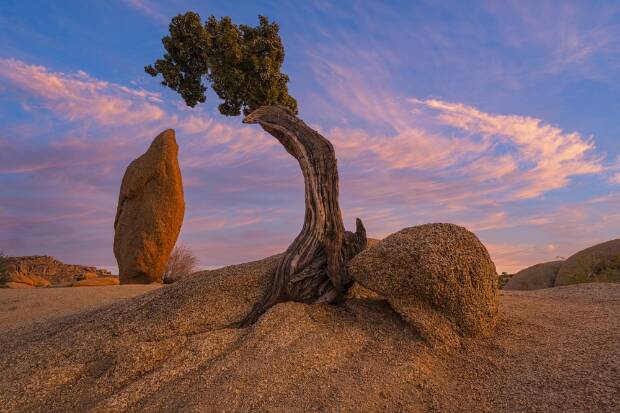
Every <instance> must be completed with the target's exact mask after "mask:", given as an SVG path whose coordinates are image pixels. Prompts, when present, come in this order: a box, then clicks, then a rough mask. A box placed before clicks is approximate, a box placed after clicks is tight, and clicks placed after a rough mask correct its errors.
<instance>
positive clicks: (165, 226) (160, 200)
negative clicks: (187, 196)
mask: <svg viewBox="0 0 620 413" xmlns="http://www.w3.org/2000/svg"><path fill="white" fill-rule="evenodd" d="M178 152H179V146H178V145H177V143H176V139H175V133H174V130H172V129H168V130H165V131H164V132H162V133H161V134H159V135H158V136H157V137H156V138H155V140H153V143H151V146H150V147H149V149H148V150H147V151H146V152H145V153H144V154H143V155H142V156H140V157H139V158H138V159H136V160H134V161H133V162H132V163H131V164H130V165H129V167H128V168H127V171H125V175H124V176H123V181H122V183H121V189H120V194H119V197H118V207H117V210H116V219H115V220H114V255H115V256H116V261H117V262H118V269H119V276H120V281H121V283H122V284H149V283H153V282H158V283H161V282H162V277H163V273H164V269H165V267H166V263H167V262H168V257H169V256H170V252H171V251H172V248H173V247H174V244H175V243H176V241H177V237H178V236H179V232H180V230H181V224H182V223H183V215H184V214H185V201H184V198H183V182H182V179H181V170H180V169H179V162H178V159H177V155H178Z"/></svg>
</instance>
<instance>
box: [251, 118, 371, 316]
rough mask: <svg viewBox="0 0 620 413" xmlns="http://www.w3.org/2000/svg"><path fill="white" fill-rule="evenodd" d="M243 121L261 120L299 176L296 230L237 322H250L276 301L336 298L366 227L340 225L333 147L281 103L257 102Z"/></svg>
mask: <svg viewBox="0 0 620 413" xmlns="http://www.w3.org/2000/svg"><path fill="white" fill-rule="evenodd" d="M243 122H244V123H258V124H259V125H261V127H262V128H263V129H264V130H265V131H266V132H268V133H269V134H271V135H272V136H273V137H274V138H276V139H277V140H278V141H279V142H280V143H281V144H282V145H283V146H284V148H285V149H286V151H287V152H288V153H290V154H291V155H292V156H293V157H295V159H297V161H298V162H299V166H300V167H301V172H302V174H303V176H304V183H305V199H306V214H305V218H304V225H303V228H302V230H301V232H300V233H299V235H297V238H295V240H294V241H293V243H292V244H291V245H290V246H289V247H288V249H287V250H286V252H285V253H284V255H283V256H282V258H281V259H280V261H279V262H278V265H277V267H276V269H275V271H274V273H273V276H272V278H271V280H270V283H269V285H268V286H267V289H266V290H265V292H264V294H263V297H262V299H261V300H260V301H259V302H258V303H256V304H255V305H254V308H253V309H252V311H251V312H250V313H249V314H248V315H247V316H246V318H245V319H244V320H243V321H242V322H241V324H242V325H247V324H251V323H253V322H255V321H256V320H257V319H258V317H260V315H261V314H263V313H264V312H265V311H266V310H267V309H268V308H269V307H271V306H273V305H275V304H277V303H279V302H282V301H290V300H292V301H301V302H306V303H321V302H327V303H333V302H337V301H338V300H339V299H340V298H342V296H343V294H344V293H345V292H346V289H347V288H348V286H349V285H350V283H351V280H350V278H349V275H348V273H347V267H346V264H347V262H348V261H349V260H350V259H351V258H353V257H354V256H355V255H356V254H357V253H359V252H360V251H362V250H363V249H364V248H366V230H365V229H364V225H363V224H362V221H361V220H360V219H359V218H358V219H357V221H356V227H357V228H356V231H355V233H352V232H349V231H345V230H344V224H343V222H342V215H341V213H340V206H339V205H338V167H337V162H336V156H335V153H334V147H333V146H332V144H331V142H329V141H328V140H327V139H325V138H324V137H323V136H321V135H320V134H319V133H318V132H316V131H314V130H313V129H311V128H310V127H308V126H307V125H306V124H305V123H304V122H303V121H302V120H300V119H299V118H297V117H295V116H294V115H292V114H291V113H290V112H289V111H288V110H287V109H285V108H283V107H281V106H263V107H260V108H258V109H257V110H255V111H254V112H252V113H251V114H249V115H248V116H246V117H245V119H244V120H243Z"/></svg>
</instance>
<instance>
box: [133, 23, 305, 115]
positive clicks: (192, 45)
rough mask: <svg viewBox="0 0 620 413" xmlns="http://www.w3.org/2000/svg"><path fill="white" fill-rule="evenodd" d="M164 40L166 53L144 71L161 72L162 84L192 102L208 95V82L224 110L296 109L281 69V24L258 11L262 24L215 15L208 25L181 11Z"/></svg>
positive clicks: (235, 113)
mask: <svg viewBox="0 0 620 413" xmlns="http://www.w3.org/2000/svg"><path fill="white" fill-rule="evenodd" d="M169 28H170V35H168V36H165V37H164V38H163V39H162V43H163V45H164V48H165V49H166V53H165V54H164V56H163V58H162V59H157V61H156V62H155V64H154V65H153V66H151V65H149V66H146V67H145V68H144V70H145V71H146V72H147V73H148V74H150V75H151V76H157V75H159V74H161V75H162V77H163V81H162V82H161V83H162V85H164V86H167V87H169V88H170V89H172V90H174V91H176V92H178V93H179V94H180V95H181V96H182V97H183V100H185V103H186V104H187V105H188V106H191V107H194V106H196V104H197V103H199V102H204V101H205V100H206V95H205V92H206V90H207V88H206V86H205V85H204V82H205V81H207V82H208V84H209V85H210V86H211V88H212V89H213V90H214V91H215V93H216V94H217V95H218V96H219V97H220V99H222V101H223V102H222V103H221V104H220V105H219V111H220V113H222V114H223V115H227V116H237V115H240V114H241V111H243V113H244V114H245V115H247V114H249V113H251V112H252V111H253V110H255V109H257V108H258V107H260V106H264V105H274V104H279V105H282V106H285V107H287V108H288V109H289V110H291V112H293V113H295V114H297V101H296V100H295V99H294V98H293V97H292V96H290V95H289V94H288V88H287V83H288V80H289V78H288V76H287V75H285V74H284V73H281V72H280V68H281V66H282V63H283V62H284V46H283V45H282V40H281V39H280V36H279V34H278V31H279V27H278V25H277V24H276V23H270V22H269V20H268V19H267V18H266V17H264V16H259V25H258V26H256V27H251V26H247V25H243V24H241V25H236V24H234V23H233V22H232V20H231V19H230V17H222V18H221V19H220V20H219V21H218V20H217V19H216V18H215V17H214V16H211V17H209V19H208V20H207V21H206V23H205V24H204V25H203V24H202V23H201V20H200V16H199V15H198V14H197V13H193V12H188V13H185V14H179V15H178V16H176V17H174V18H173V19H172V22H171V23H170V27H169Z"/></svg>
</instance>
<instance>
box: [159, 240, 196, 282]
mask: <svg viewBox="0 0 620 413" xmlns="http://www.w3.org/2000/svg"><path fill="white" fill-rule="evenodd" d="M197 264H198V259H197V258H196V256H195V255H194V253H193V251H192V250H191V249H190V248H189V247H187V246H186V245H184V244H179V245H177V246H175V247H174V249H173V250H172V254H170V258H168V265H167V266H166V271H165V272H164V283H165V284H171V283H173V282H176V281H179V280H180V279H181V278H183V277H186V276H188V275H190V274H191V273H193V272H194V271H195V270H196V266H197Z"/></svg>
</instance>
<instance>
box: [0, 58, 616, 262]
mask: <svg viewBox="0 0 620 413" xmlns="http://www.w3.org/2000/svg"><path fill="white" fill-rule="evenodd" d="M332 69H333V70H336V71H337V74H336V75H334V76H331V75H329V76H326V77H325V79H324V81H326V82H329V81H334V82H336V83H337V84H336V85H335V86H334V87H333V88H332V90H333V91H334V95H333V96H331V98H333V99H336V100H337V101H338V102H339V103H340V104H341V106H340V108H344V109H347V108H352V109H351V110H352V111H353V112H355V114H356V116H359V117H361V118H362V119H363V120H364V121H365V122H368V123H369V124H370V127H368V128H362V127H361V126H359V125H356V127H346V125H347V124H348V121H347V119H345V120H344V121H343V124H344V125H345V126H343V127H339V128H332V129H324V130H323V133H324V134H325V135H326V136H327V137H328V138H330V139H331V140H332V142H333V143H334V146H335V148H336V154H337V157H338V159H339V168H340V176H341V204H342V208H343V214H344V218H345V222H346V223H347V225H348V227H349V228H350V227H352V225H353V219H354V218H355V217H356V216H360V217H362V218H363V220H364V222H365V224H366V226H367V228H369V234H370V235H371V236H374V237H384V236H386V235H388V234H390V233H392V232H395V231H397V230H398V229H400V228H403V227H406V226H411V225H417V224H421V223H425V222H454V223H457V224H460V225H464V226H466V227H468V228H470V229H472V230H474V231H477V232H479V233H482V234H489V233H490V232H493V231H511V230H513V229H514V228H527V229H528V231H529V230H532V231H534V230H536V229H541V230H544V232H545V233H548V234H553V236H554V237H556V238H557V239H560V240H562V239H570V238H571V237H572V239H574V241H573V242H572V243H567V242H555V241H551V240H547V239H544V240H543V239H542V238H541V240H540V242H539V241H536V242H534V241H532V242H527V241H524V240H515V241H514V242H511V245H513V246H517V247H518V248H517V249H516V250H515V249H513V250H512V253H513V255H510V254H511V252H510V251H509V250H508V249H507V247H504V248H503V249H502V248H501V246H502V245H503V243H502V242H498V240H497V239H496V238H493V237H489V238H485V242H486V243H488V244H489V245H490V246H494V245H495V247H493V248H495V250H496V252H492V253H493V254H494V259H495V260H496V263H497V266H498V269H502V268H512V267H511V266H513V267H516V266H518V265H525V264H529V263H532V264H533V263H534V262H531V261H532V260H534V259H542V258H545V257H547V256H548V255H549V253H550V250H549V249H548V248H547V246H548V245H550V244H553V245H554V250H553V251H552V252H553V253H558V254H560V253H562V254H568V253H569V252H570V251H572V250H576V249H579V248H582V247H584V246H587V245H581V244H583V243H585V242H586V241H587V242H589V241H593V240H597V239H601V238H604V236H603V235H602V234H606V232H605V231H606V229H605V227H604V226H607V227H608V228H613V227H614V225H616V228H617V225H619V222H620V218H618V216H617V215H618V214H616V215H614V214H613V213H611V212H610V211H611V208H612V207H611V206H610V205H611V203H610V202H611V201H610V200H608V199H602V198H601V199H598V200H594V199H593V200H592V201H591V202H590V203H588V205H589V206H588V207H587V208H585V209H584V208H581V207H579V206H578V205H566V206H561V207H558V206H557V205H552V206H549V207H545V208H544V209H545V212H544V213H540V211H539V209H537V208H533V209H523V210H522V209H521V208H516V207H512V204H513V203H515V202H517V201H518V200H521V199H524V198H540V196H541V195H542V194H545V193H547V192H549V191H551V190H553V189H559V188H564V187H567V186H569V185H570V184H571V177H574V176H578V175H584V174H601V173H604V172H605V171H604V168H603V166H602V160H601V159H602V158H601V157H600V156H597V155H596V148H595V147H594V144H593V140H592V139H591V138H588V139H585V138H583V137H581V136H580V135H579V134H577V133H566V132H564V131H563V130H561V129H560V128H559V127H554V126H550V125H548V124H546V123H545V122H544V121H542V120H540V119H535V118H528V117H520V116H514V115H494V114H489V113H485V112H482V111H480V110H479V109H476V108H473V107H471V106H466V105H463V104H458V103H449V102H444V101H441V100H437V99H435V100H426V101H419V100H413V101H410V102H408V101H407V100H404V99H403V100H400V99H397V98H396V97H395V96H393V95H391V94H389V93H387V92H386V91H385V90H381V89H380V88H379V86H378V85H375V86H373V87H375V88H378V89H377V90H374V89H372V88H371V89H370V90H369V89H367V88H365V87H364V84H363V83H359V84H358V83H356V82H362V81H363V79H361V78H359V75H356V74H355V73H354V71H352V70H350V69H346V68H342V67H338V66H335V65H332ZM356 76H357V77H356ZM0 78H2V79H4V80H6V81H7V82H8V83H7V84H8V87H9V88H11V90H18V91H20V93H22V94H23V96H24V97H25V101H26V102H27V103H28V104H29V106H30V107H31V108H32V109H30V110H31V111H32V112H31V114H32V116H33V117H34V119H35V121H36V119H37V117H38V112H37V107H41V106H43V107H44V108H46V109H48V110H50V111H51V112H52V113H53V114H54V115H55V116H56V118H60V119H63V120H72V121H73V122H70V123H69V125H68V128H69V130H68V131H63V132H62V133H58V134H56V133H50V134H44V135H45V136H46V137H48V140H47V142H43V143H41V142H34V141H33V142H30V141H29V140H28V139H16V137H17V138H19V137H22V136H30V135H33V136H34V135H36V136H41V135H42V132H41V130H38V129H36V128H35V129H32V127H24V126H23V125H17V126H15V127H13V128H12V131H14V132H15V135H14V136H13V135H11V138H10V139H9V138H6V137H5V136H3V137H0V147H1V148H2V151H0V173H1V174H12V175H19V176H21V177H23V181H22V182H20V183H19V185H20V186H19V187H17V186H12V187H10V188H9V189H5V190H7V191H8V190H13V191H15V192H16V193H18V194H28V195H27V196H22V197H19V196H18V197H12V198H10V197H8V196H7V197H4V196H3V203H2V206H1V207H0V214H1V215H0V228H2V231H0V248H4V249H8V251H9V252H11V251H12V248H15V247H16V246H18V247H19V248H22V249H24V251H25V250H26V249H27V248H29V247H32V248H34V246H37V248H39V247H40V248H44V247H46V245H48V244H49V243H50V242H51V241H50V240H57V241H54V243H55V245H58V248H57V249H53V251H51V252H50V253H54V254H56V253H57V251H60V250H61V249H62V248H61V247H60V245H62V242H60V241H58V240H62V239H63V234H71V237H72V239H75V242H74V243H70V242H69V241H67V242H69V243H70V244H71V249H72V251H68V250H66V251H65V252H64V254H66V256H67V257H68V258H67V259H69V260H70V259H71V257H73V256H74V255H73V254H74V251H73V250H75V251H79V248H80V246H79V245H78V244H79V242H78V241H80V242H81V241H84V242H89V243H91V244H92V248H93V250H96V251H95V252H93V253H92V255H90V257H92V259H93V261H92V262H96V263H101V264H106V263H107V265H111V264H113V262H114V260H113V257H112V254H111V249H110V246H111V244H110V243H111V239H112V233H113V229H112V222H113V215H114V209H115V202H116V197H117V195H118V194H117V191H118V185H119V184H120V178H121V176H122V173H123V172H124V168H125V167H126V165H127V163H128V162H129V161H130V160H131V159H133V158H135V157H136V156H138V155H139V154H141V153H142V152H144V150H145V149H146V147H147V146H148V143H149V141H150V140H151V139H152V138H153V137H154V136H155V135H157V133H159V132H160V131H161V130H163V129H165V128H168V127H173V128H175V129H176V131H177V140H178V142H179V145H180V163H181V168H182V171H183V175H184V181H185V187H186V198H187V201H188V202H187V205H188V207H187V208H188V209H187V215H186V221H185V225H184V228H183V230H182V238H183V239H185V240H186V241H188V243H189V244H190V246H191V247H193V248H194V249H196V251H197V252H198V253H199V254H200V256H201V258H202V264H203V265H220V264H230V263H234V262H238V261H241V260H245V259H257V258H261V256H265V255H270V254H272V253H277V252H280V251H281V250H283V249H284V248H285V247H286V245H287V243H288V242H289V241H290V240H291V239H292V237H294V235H295V233H296V231H297V230H298V228H299V224H300V222H301V219H302V216H301V215H302V214H303V191H302V177H301V174H300V172H299V169H298V166H297V165H296V162H295V160H294V159H292V158H291V157H290V156H289V155H288V154H287V153H286V152H285V151H284V149H283V148H281V146H280V145H279V144H278V143H277V142H276V141H275V140H274V139H273V138H272V137H271V136H269V135H267V134H265V133H264V132H263V131H262V130H260V128H258V127H256V126H247V125H241V124H239V123H237V122H239V119H234V120H231V121H227V120H224V119H223V118H220V119H221V120H216V119H215V118H212V117H211V116H210V115H209V114H208V113H205V112H204V111H202V110H200V109H198V110H195V109H194V110H190V109H187V108H171V106H173V105H170V104H169V103H168V105H166V103H167V102H162V101H161V97H160V96H159V95H158V94H156V93H152V92H149V91H145V90H141V89H135V88H130V87H126V86H123V85H118V84H114V83H110V82H105V81H101V80H98V79H95V78H92V77H90V76H89V75H87V74H85V73H82V72H78V73H74V74H64V73H59V72H54V71H52V70H50V69H47V68H44V67H39V66H32V65H28V64H26V63H23V62H20V61H17V60H11V59H4V60H0ZM348 81H353V82H354V83H347V82H348ZM352 91H353V92H352ZM327 98H330V96H329V95H327V96H326V99H327ZM110 105H112V106H113V107H114V108H113V109H114V110H112V109H110V108H109V107H110ZM164 107H165V108H166V109H164ZM116 108H122V109H123V110H122V111H119V110H116ZM99 111H100V112H99ZM50 122H53V121H50ZM117 125H123V128H122V130H121V129H119V128H116V129H113V128H114V127H115V126H117ZM376 125H380V126H381V127H375V126H376ZM53 126H54V125H53V123H52V125H50V126H46V129H47V130H51V128H52V127H53ZM446 126H448V127H449V128H450V129H451V130H450V131H449V132H446V131H445V127H446ZM317 128H319V129H321V127H320V125H319V126H318V127H317ZM442 128H443V129H442ZM502 145H503V146H505V147H507V148H508V149H509V150H504V149H505V148H500V146H502ZM15 185H17V184H15ZM5 188H6V187H5ZM61 201H65V202H64V203H63V202H61ZM33 202H34V203H36V204H37V205H40V206H44V207H45V208H38V209H37V208H32V207H31V208H29V207H28V205H29V204H32V203H33ZM541 202H542V201H541ZM595 215H598V216H599V217H601V216H602V217H603V218H594V216H595ZM595 220H598V221H599V222H600V223H601V224H600V225H599V224H596V225H592V222H593V221H595ZM603 223H604V226H601V225H603ZM29 234H30V235H29ZM503 234H509V233H508V232H504V233H503ZM503 236H504V237H508V236H509V235H503ZM504 244H505V243H504ZM577 244H579V245H577ZM89 245H90V244H89ZM497 245H499V246H500V247H497ZM578 247H579V248H578ZM50 248H51V247H50ZM54 248H56V247H54ZM240 248H241V250H243V254H242V256H241V255H239V251H240ZM490 248H491V247H490ZM493 248H491V249H493ZM536 251H542V252H541V253H537V252H536ZM43 252H45V251H43ZM75 254H77V252H76V253H75ZM59 257H60V258H63V256H62V254H61V255H60V256H59ZM89 259H90V258H89Z"/></svg>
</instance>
